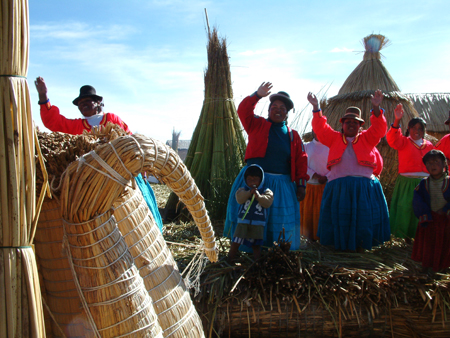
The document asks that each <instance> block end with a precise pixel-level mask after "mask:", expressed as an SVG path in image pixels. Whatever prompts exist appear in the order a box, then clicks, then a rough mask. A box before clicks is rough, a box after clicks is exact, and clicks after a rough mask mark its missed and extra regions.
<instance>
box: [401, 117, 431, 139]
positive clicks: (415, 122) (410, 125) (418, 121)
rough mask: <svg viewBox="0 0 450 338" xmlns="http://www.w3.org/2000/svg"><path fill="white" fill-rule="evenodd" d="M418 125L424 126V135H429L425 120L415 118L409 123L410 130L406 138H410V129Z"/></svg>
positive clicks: (407, 131)
mask: <svg viewBox="0 0 450 338" xmlns="http://www.w3.org/2000/svg"><path fill="white" fill-rule="evenodd" d="M417 123H420V125H421V126H422V128H423V133H424V135H425V134H426V133H427V123H426V122H425V120H424V119H423V118H421V117H413V118H412V119H411V120H409V122H408V129H407V130H406V133H405V136H409V128H412V127H414V126H415V125H416V124H417Z"/></svg>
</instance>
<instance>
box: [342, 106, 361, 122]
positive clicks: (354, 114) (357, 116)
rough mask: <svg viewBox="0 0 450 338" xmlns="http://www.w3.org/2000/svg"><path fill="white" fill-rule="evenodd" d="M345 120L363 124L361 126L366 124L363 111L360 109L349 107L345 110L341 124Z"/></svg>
mask: <svg viewBox="0 0 450 338" xmlns="http://www.w3.org/2000/svg"><path fill="white" fill-rule="evenodd" d="M345 119H353V120H356V121H359V122H361V125H363V124H364V120H363V119H362V118H361V109H359V108H358V107H348V108H347V109H346V110H345V114H344V116H342V117H341V119H340V120H339V122H340V123H342V122H344V120H345Z"/></svg>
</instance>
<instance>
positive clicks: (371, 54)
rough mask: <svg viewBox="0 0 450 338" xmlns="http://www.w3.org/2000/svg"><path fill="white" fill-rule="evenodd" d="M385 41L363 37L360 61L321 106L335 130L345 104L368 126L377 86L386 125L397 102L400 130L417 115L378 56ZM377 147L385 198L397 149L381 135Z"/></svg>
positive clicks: (391, 183) (394, 171)
mask: <svg viewBox="0 0 450 338" xmlns="http://www.w3.org/2000/svg"><path fill="white" fill-rule="evenodd" d="M387 43H388V40H387V39H386V38H385V37H384V36H383V35H375V34H372V35H369V36H366V37H365V38H364V40H363V44H364V47H365V53H364V59H363V61H361V63H360V64H359V65H358V66H357V67H356V68H355V70H354V71H353V72H352V73H351V74H350V75H349V77H348V78H347V80H346V81H345V82H344V84H343V85H342V87H341V89H340V90H339V94H338V95H336V96H334V97H331V98H330V99H328V100H327V103H326V105H325V107H324V108H323V113H324V115H325V116H326V117H327V121H328V123H329V124H330V126H331V127H333V128H334V129H335V130H341V129H342V125H341V123H340V122H339V120H340V118H341V117H342V115H344V112H345V110H346V109H347V108H348V107H349V106H356V107H358V108H360V109H361V117H362V119H363V120H364V121H365V122H366V123H365V124H364V126H363V128H364V129H367V128H369V127H370V116H371V113H370V111H371V109H372V103H371V95H373V94H374V92H375V90H377V89H381V90H382V92H383V95H384V99H383V102H382V105H381V108H384V110H385V116H386V120H387V123H388V126H390V125H391V123H393V122H394V118H395V117H394V108H395V106H396V105H397V104H398V103H402V104H403V109H404V111H405V114H404V115H403V118H402V120H401V121H400V122H401V127H402V132H403V134H405V132H406V128H407V126H408V122H409V120H410V119H411V118H413V117H417V116H418V113H417V111H416V110H415V109H414V106H413V105H412V103H411V101H410V100H409V98H408V97H407V96H405V95H404V94H402V93H400V90H399V88H398V86H397V84H396V83H395V81H394V79H393V78H392V77H391V75H390V74H389V72H388V71H387V69H386V68H385V67H384V65H383V63H382V62H381V60H380V58H381V54H380V50H381V48H383V47H384V46H386V45H387ZM377 148H378V150H379V151H380V154H381V156H382V157H383V161H384V169H383V172H382V173H381V177H380V182H381V184H382V186H383V189H384V193H385V196H386V199H387V200H388V202H389V201H390V197H391V195H392V192H393V187H394V183H395V180H396V178H397V176H398V169H397V167H398V159H397V151H396V150H394V149H392V148H391V147H390V146H389V145H388V144H387V141H386V138H385V137H384V138H382V140H381V142H380V143H379V145H378V146H377Z"/></svg>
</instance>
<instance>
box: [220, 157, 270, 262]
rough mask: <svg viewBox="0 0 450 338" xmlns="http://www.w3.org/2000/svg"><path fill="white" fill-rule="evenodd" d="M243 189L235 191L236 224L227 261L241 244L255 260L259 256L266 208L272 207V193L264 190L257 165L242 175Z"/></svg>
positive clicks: (262, 172) (233, 256)
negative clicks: (237, 208)
mask: <svg viewBox="0 0 450 338" xmlns="http://www.w3.org/2000/svg"><path fill="white" fill-rule="evenodd" d="M244 180H245V187H242V188H239V189H238V190H237V191H236V201H237V202H238V203H239V204H240V207H239V211H238V224H237V227H236V230H235V232H234V235H233V240H232V242H231V248H230V252H229V253H228V257H229V259H234V258H235V257H236V254H237V252H238V250H239V246H240V245H241V244H243V245H245V246H248V247H251V248H252V249H253V254H254V256H255V259H258V258H259V257H260V256H261V245H262V244H263V241H264V229H265V225H266V222H267V208H269V207H270V206H271V205H272V202H273V193H272V191H271V190H270V189H264V171H263V170H262V168H261V167H260V166H259V165H256V164H254V165H250V166H249V167H248V168H247V170H246V171H245V173H244Z"/></svg>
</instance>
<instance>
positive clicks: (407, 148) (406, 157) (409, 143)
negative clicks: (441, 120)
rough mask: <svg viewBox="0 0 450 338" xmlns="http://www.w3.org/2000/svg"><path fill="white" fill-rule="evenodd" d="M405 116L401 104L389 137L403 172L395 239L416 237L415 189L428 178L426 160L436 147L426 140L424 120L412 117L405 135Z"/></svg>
mask: <svg viewBox="0 0 450 338" xmlns="http://www.w3.org/2000/svg"><path fill="white" fill-rule="evenodd" d="M403 113H404V112H403V106H402V104H399V105H398V106H397V107H396V108H395V110H394V115H395V120H394V123H393V124H392V126H391V128H390V129H389V131H388V133H387V135H386V140H387V142H388V144H389V146H390V147H391V148H394V149H396V150H397V152H398V172H399V176H398V177H397V180H396V182H395V187H394V193H393V194H392V201H391V207H390V223H391V232H392V234H393V235H394V236H396V237H401V238H414V235H415V233H416V228H417V223H418V220H417V218H416V217H415V216H414V212H413V210H412V199H413V194H414V188H415V187H416V186H417V185H418V184H419V183H420V181H421V180H422V179H423V178H424V177H427V176H428V172H427V169H426V167H425V165H424V164H423V163H422V157H423V156H424V155H425V154H426V153H427V152H429V151H430V150H431V149H434V146H433V144H432V143H431V142H430V141H427V140H425V139H424V136H425V132H426V123H425V121H424V120H423V119H422V118H420V117H414V118H412V119H411V120H410V121H409V123H408V130H407V132H406V135H405V136H404V135H402V131H401V129H400V119H401V118H402V117H403Z"/></svg>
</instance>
